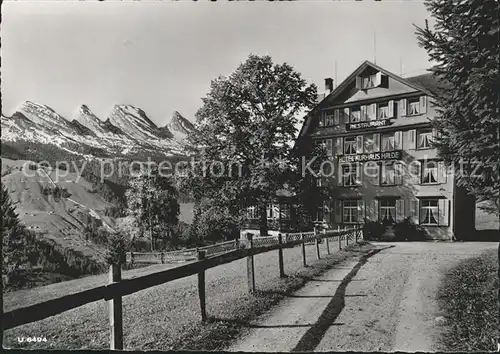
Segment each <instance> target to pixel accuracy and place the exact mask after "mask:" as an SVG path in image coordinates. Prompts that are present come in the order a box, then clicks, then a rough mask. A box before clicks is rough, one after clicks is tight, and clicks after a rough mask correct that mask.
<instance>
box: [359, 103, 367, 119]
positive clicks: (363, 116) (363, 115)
mask: <svg viewBox="0 0 500 354" xmlns="http://www.w3.org/2000/svg"><path fill="white" fill-rule="evenodd" d="M359 118H360V121H362V122H364V121H365V120H366V106H365V105H362V106H361V107H359Z"/></svg>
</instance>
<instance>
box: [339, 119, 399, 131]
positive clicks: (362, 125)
mask: <svg viewBox="0 0 500 354" xmlns="http://www.w3.org/2000/svg"><path fill="white" fill-rule="evenodd" d="M388 125H391V120H390V119H382V120H371V121H368V122H359V123H347V124H346V126H345V128H346V130H358V129H368V128H377V127H386V126H388Z"/></svg>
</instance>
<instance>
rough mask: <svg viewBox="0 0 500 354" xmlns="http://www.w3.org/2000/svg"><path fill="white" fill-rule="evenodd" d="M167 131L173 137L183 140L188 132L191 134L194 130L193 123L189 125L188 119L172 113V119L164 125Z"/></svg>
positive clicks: (177, 113)
mask: <svg viewBox="0 0 500 354" xmlns="http://www.w3.org/2000/svg"><path fill="white" fill-rule="evenodd" d="M166 127H168V128H169V130H170V131H171V132H172V133H173V134H174V136H176V137H178V138H181V139H183V138H185V137H186V135H188V134H189V133H190V132H192V131H193V130H194V129H195V128H194V125H193V123H191V122H190V121H189V120H188V119H186V118H184V117H183V116H182V114H180V113H179V112H177V111H174V112H173V113H172V118H171V119H170V122H169V123H168V124H167V125H166Z"/></svg>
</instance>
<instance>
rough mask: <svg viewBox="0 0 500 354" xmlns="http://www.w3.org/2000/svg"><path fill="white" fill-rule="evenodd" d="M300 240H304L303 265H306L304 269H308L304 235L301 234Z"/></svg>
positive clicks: (302, 245)
mask: <svg viewBox="0 0 500 354" xmlns="http://www.w3.org/2000/svg"><path fill="white" fill-rule="evenodd" d="M300 239H301V240H302V244H301V247H302V263H304V267H307V262H306V240H305V237H304V234H303V233H302V232H301V233H300Z"/></svg>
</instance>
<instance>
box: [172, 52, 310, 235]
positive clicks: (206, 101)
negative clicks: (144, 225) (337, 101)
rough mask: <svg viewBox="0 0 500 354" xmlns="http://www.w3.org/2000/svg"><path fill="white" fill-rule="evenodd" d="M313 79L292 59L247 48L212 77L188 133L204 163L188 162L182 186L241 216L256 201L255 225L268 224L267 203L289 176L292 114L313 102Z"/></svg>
mask: <svg viewBox="0 0 500 354" xmlns="http://www.w3.org/2000/svg"><path fill="white" fill-rule="evenodd" d="M315 99H316V87H315V86H314V85H308V84H307V83H306V81H305V80H304V79H303V78H302V77H301V75H300V74H299V73H297V72H296V71H295V70H294V69H293V68H292V67H291V66H290V65H288V64H286V63H283V64H274V63H273V61H272V59H271V58H270V57H269V56H262V57H261V56H256V55H250V56H249V57H248V59H247V60H246V61H245V62H244V63H242V64H241V65H239V66H238V68H237V69H236V70H235V71H234V72H233V73H232V74H231V75H229V77H219V78H217V79H215V80H213V81H212V83H211V87H210V92H209V93H208V95H207V96H206V97H205V98H203V106H202V107H201V108H200V109H199V110H198V112H197V113H196V128H197V129H196V130H195V131H194V132H193V134H191V135H190V136H189V137H188V140H189V141H190V143H191V145H192V146H194V147H195V148H194V151H193V153H194V154H195V155H196V156H198V157H199V159H200V160H202V161H205V163H206V164H205V165H203V164H196V165H194V166H193V165H192V166H191V167H190V168H189V169H188V170H187V171H186V173H184V174H183V176H184V178H182V179H181V186H182V187H183V188H187V189H188V190H190V191H191V193H192V195H193V197H194V198H195V199H196V200H201V199H202V198H208V199H210V200H211V201H212V205H213V203H217V204H218V205H219V207H223V208H225V209H226V210H227V211H228V213H229V214H231V215H233V216H235V217H241V212H242V210H244V208H245V207H247V206H251V205H255V206H258V208H259V219H260V233H261V235H266V234H267V232H268V227H267V218H266V205H267V204H268V203H270V202H271V200H272V198H273V197H274V196H275V194H276V192H277V191H278V190H279V189H281V188H283V187H284V186H285V185H286V184H287V181H288V177H289V175H290V170H291V166H293V160H294V159H293V156H292V149H291V144H292V142H293V140H294V139H295V135H296V133H297V130H296V124H297V116H298V115H299V114H300V113H301V112H302V111H303V110H304V109H309V108H312V107H313V106H314V104H315Z"/></svg>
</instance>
